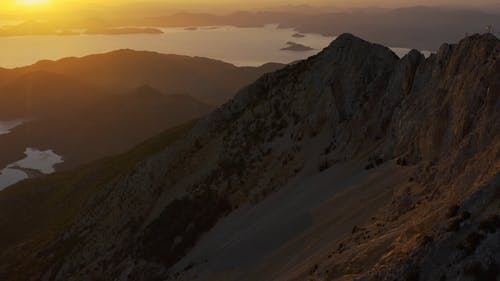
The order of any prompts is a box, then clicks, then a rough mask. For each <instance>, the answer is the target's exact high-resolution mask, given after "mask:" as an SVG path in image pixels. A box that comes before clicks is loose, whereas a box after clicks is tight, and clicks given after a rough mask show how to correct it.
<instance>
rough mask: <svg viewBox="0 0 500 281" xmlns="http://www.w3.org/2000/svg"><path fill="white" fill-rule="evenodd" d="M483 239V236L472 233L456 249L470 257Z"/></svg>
mask: <svg viewBox="0 0 500 281" xmlns="http://www.w3.org/2000/svg"><path fill="white" fill-rule="evenodd" d="M484 238H485V236H484V235H483V234H481V233H477V232H472V233H470V234H469V235H468V236H467V237H466V238H465V240H464V241H463V242H462V243H460V244H459V245H458V248H459V249H461V250H464V251H465V253H466V254H467V255H471V254H473V253H474V252H475V251H476V249H477V247H478V246H479V245H480V244H481V241H483V239H484Z"/></svg>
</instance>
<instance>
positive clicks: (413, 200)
mask: <svg viewBox="0 0 500 281" xmlns="http://www.w3.org/2000/svg"><path fill="white" fill-rule="evenodd" d="M499 52H500V42H499V40H498V39H497V38H495V37H494V36H492V35H474V36H471V37H468V38H465V39H464V40H462V41H461V42H460V43H459V44H458V45H443V46H442V47H441V48H440V50H439V51H438V52H437V54H435V55H432V56H431V57H430V58H427V59H426V58H425V57H424V56H423V55H422V54H420V53H419V52H417V51H412V52H410V53H409V54H408V55H407V56H405V57H404V58H402V59H399V58H398V57H397V56H396V55H395V54H394V53H393V52H391V51H390V50H389V49H388V48H386V47H383V46H380V45H375V44H371V43H369V42H366V41H363V40H361V39H359V38H356V37H354V36H352V35H349V34H344V35H341V36H339V37H338V38H337V39H336V40H335V41H334V42H333V43H332V44H331V45H330V46H329V47H327V48H326V49H325V50H323V51H322V52H320V53H319V54H318V55H316V56H314V57H311V58H309V59H308V60H305V61H302V62H299V63H297V64H294V65H291V66H288V67H286V68H285V69H283V70H279V71H277V72H275V73H272V74H267V75H264V76H263V77H262V78H260V79H259V80H258V81H257V82H255V83H254V84H252V85H250V86H248V87H246V88H245V89H243V90H242V91H241V92H240V93H239V94H238V95H237V96H236V97H235V98H234V99H233V100H232V101H230V102H229V103H227V104H225V105H224V106H222V107H221V108H220V109H218V110H216V111H215V112H213V113H212V114H211V115H209V116H208V117H207V118H205V119H203V120H201V121H199V122H198V123H197V125H196V126H195V127H194V128H193V129H192V130H191V132H190V133H189V134H188V135H187V136H186V137H184V138H182V139H180V140H179V141H178V142H176V143H175V144H174V145H172V146H170V147H168V148H167V149H165V150H164V151H163V152H162V153H160V154H157V155H155V156H153V157H151V158H149V159H147V160H145V161H143V162H142V163H141V164H139V165H138V166H137V167H136V168H135V169H134V171H133V173H131V174H128V175H125V176H123V177H120V178H118V179H115V180H113V181H112V182H110V183H109V184H108V185H107V187H106V188H105V189H103V190H101V191H100V192H99V193H98V194H96V195H94V196H93V198H92V200H90V202H88V203H87V205H86V206H87V207H86V209H85V211H84V212H82V214H81V215H80V216H79V217H78V219H76V220H75V221H74V222H73V223H72V226H71V227H70V228H69V229H67V230H66V231H64V233H61V234H60V235H58V238H57V239H55V240H53V241H52V242H51V243H50V244H49V245H48V246H47V247H45V249H44V251H42V252H40V253H38V254H37V255H38V256H42V257H44V262H43V263H42V264H39V265H38V266H39V267H38V268H37V270H38V272H37V274H36V275H31V277H32V280H84V279H85V278H89V277H90V278H94V279H95V280H99V279H102V280H156V279H158V280H162V279H165V278H168V277H169V276H170V277H173V278H174V279H175V278H178V277H182V272H181V273H179V272H177V273H176V272H172V271H171V270H169V269H170V268H171V266H173V265H174V264H176V263H177V262H178V261H179V260H180V259H182V257H183V256H184V255H186V253H188V252H189V250H190V249H191V248H192V247H193V246H194V245H195V244H196V243H197V241H198V239H199V238H200V237H201V235H202V234H203V233H205V232H207V231H209V230H210V229H211V228H212V227H213V226H214V225H215V224H216V223H217V221H218V220H219V219H220V218H222V217H224V216H226V215H227V214H230V213H232V212H233V211H234V210H237V209H238V208H239V207H240V206H244V205H249V204H255V203H257V202H260V201H261V200H263V199H264V198H266V197H267V196H268V195H269V194H272V193H273V192H275V191H277V190H279V189H280V188H281V187H282V186H284V185H286V184H288V183H290V182H294V181H299V180H300V179H304V178H307V177H310V176H312V175H315V174H318V173H322V172H327V170H328V169H329V168H330V167H333V166H335V165H337V164H338V163H343V162H346V161H354V162H357V163H359V165H358V166H359V169H360V170H362V169H376V168H377V167H378V166H381V165H383V163H385V162H392V163H397V164H398V165H401V166H405V167H406V166H411V167H412V168H413V169H414V171H415V172H414V175H413V176H412V177H411V179H410V181H411V183H412V184H411V185H410V186H409V187H408V190H396V191H394V195H393V200H392V203H391V204H389V205H388V206H385V207H384V208H382V209H381V210H380V212H381V213H382V214H384V215H383V216H382V218H381V220H383V222H377V223H381V224H383V225H384V226H383V227H379V228H377V227H378V226H370V225H366V226H362V229H364V230H362V231H361V232H359V233H358V231H357V230H358V229H357V230H356V231H354V230H353V233H352V237H346V238H345V240H344V241H343V242H342V243H341V245H339V248H338V249H332V253H331V254H330V255H329V257H327V256H325V257H324V259H322V260H319V261H317V264H316V266H315V267H314V268H313V269H312V270H308V271H307V272H306V273H304V274H307V275H308V278H311V279H313V280H336V279H340V278H347V279H346V280H352V279H354V278H358V279H360V280H394V279H398V276H405V278H406V277H407V278H409V279H406V280H419V279H418V278H423V279H421V280H431V279H426V278H427V277H429V278H431V277H432V278H436V277H435V275H439V274H446V273H448V276H447V278H452V276H450V275H449V274H450V273H449V272H452V270H451V269H449V268H453V267H454V266H457V267H458V266H462V265H463V264H465V263H467V262H471V261H470V260H471V259H472V258H471V257H474V256H475V255H473V254H469V255H468V256H466V257H461V256H460V255H461V254H460V253H461V252H458V254H457V256H456V257H455V258H456V260H454V261H449V262H450V263H453V265H450V266H449V267H446V266H447V264H444V265H438V264H434V265H433V266H431V267H426V268H424V267H423V265H428V264H432V261H434V260H435V258H436V257H441V256H442V252H441V251H442V250H443V249H445V247H444V246H443V243H446V242H445V241H451V240H453V241H455V240H454V239H456V240H457V241H458V240H461V239H465V240H464V241H466V242H464V243H465V244H466V245H465V246H464V247H465V248H466V249H467V247H469V248H470V245H469V244H470V243H469V244H467V243H468V242H467V241H468V240H467V238H466V237H467V235H470V233H465V232H464V233H462V232H460V231H466V230H463V228H460V226H461V225H463V224H464V223H470V224H472V225H473V226H474V227H476V225H477V228H479V225H480V224H481V223H480V222H482V221H484V220H486V219H487V218H485V217H484V216H486V215H487V214H490V213H494V210H495V209H494V208H495V204H497V205H498V198H499V197H498V190H499V188H498V173H499V167H500V163H499V153H500V123H499V122H500V121H499V120H500V116H499V115H500V100H499V96H500V94H499V93H500V60H499V56H500V55H499ZM478 198H479V199H478ZM495 202H496V203H495ZM449 208H456V209H457V211H456V212H457V213H458V214H452V215H450V216H449V217H446V214H445V213H447V210H448V209H449ZM492 210H493V211H492ZM465 212H468V213H469V217H472V219H470V218H462V221H458V224H459V229H462V230H458V232H448V231H447V230H445V229H444V228H446V229H447V227H444V226H443V225H448V223H455V224H456V223H457V222H454V220H455V219H460V217H459V216H462V214H467V213H465ZM410 222H414V223H413V224H410ZM493 222H494V219H493ZM493 224H494V223H493ZM416 225H417V226H418V227H417V226H416ZM493 228H494V226H493ZM478 231H479V232H478V233H479V234H480V235H482V236H481V237H483V238H482V239H476V240H474V241H473V242H471V243H473V244H474V245H473V246H474V247H475V248H478V247H481V246H480V245H481V242H482V241H486V242H485V243H492V242H491V240H494V239H493V238H492V237H494V235H497V236H496V237H498V231H497V232H496V233H497V234H491V235H489V232H488V233H484V231H483V232H480V230H478ZM368 232H369V233H368ZM361 234H363V235H362V236H360V235H361ZM389 234H390V235H389ZM368 236H369V237H370V239H368V238H367V237H368ZM377 238H379V239H382V240H384V239H385V240H384V241H386V242H387V245H390V246H388V247H386V248H380V249H378V251H375V249H374V247H375V246H371V244H370V243H371V242H370V241H373V240H374V239H377ZM477 240H479V242H477ZM475 241H476V242H477V243H476V242H475ZM459 242H460V241H458V242H457V243H459ZM449 243H451V242H449ZM478 243H479V244H478ZM447 245H448V244H447ZM449 245H451V244H449ZM468 245H469V246H468ZM488 245H490V244H488ZM497 246H498V245H497ZM475 248H474V250H476V249H475ZM457 251H461V250H457ZM473 253H474V252H473ZM482 253H483V257H485V258H484V260H480V261H478V262H479V263H480V266H479V268H480V269H481V270H482V269H483V268H485V270H486V269H487V266H488V265H487V264H488V262H490V263H491V262H498V260H495V258H498V252H496V257H495V252H493V257H492V253H489V254H488V251H487V250H484V252H482ZM373 255H376V257H377V259H375V261H374V260H373V257H374V256H373ZM488 255H489V256H488ZM332 256H335V259H333V258H331V257H332ZM368 257H372V258H368ZM450 259H451V258H450ZM491 259H493V261H491ZM7 266H8V265H7ZM22 266H23V265H18V266H17V269H19V271H22ZM447 270H449V272H448V271H447ZM442 271H446V272H442ZM453 274H458V275H460V274H465V273H463V270H462V269H460V270H459V271H458V273H453ZM415 276H416V277H415ZM155 278H156V279H155ZM411 278H417V279H411ZM437 278H439V277H437ZM6 280H16V279H15V278H10V279H9V278H7V279H6ZM432 280H437V279H432ZM450 280H451V279H450Z"/></svg>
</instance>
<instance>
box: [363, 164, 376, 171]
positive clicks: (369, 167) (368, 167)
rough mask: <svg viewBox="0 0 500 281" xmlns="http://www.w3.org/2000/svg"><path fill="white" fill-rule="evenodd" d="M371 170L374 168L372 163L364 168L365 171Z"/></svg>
mask: <svg viewBox="0 0 500 281" xmlns="http://www.w3.org/2000/svg"><path fill="white" fill-rule="evenodd" d="M373 168H375V165H373V163H370V164H368V165H366V166H365V170H371V169H373Z"/></svg>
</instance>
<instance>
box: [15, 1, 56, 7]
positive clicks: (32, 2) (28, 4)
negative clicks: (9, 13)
mask: <svg viewBox="0 0 500 281" xmlns="http://www.w3.org/2000/svg"><path fill="white" fill-rule="evenodd" d="M49 1H50V0H16V4H17V5H23V6H37V5H42V4H45V3H48V2H49Z"/></svg>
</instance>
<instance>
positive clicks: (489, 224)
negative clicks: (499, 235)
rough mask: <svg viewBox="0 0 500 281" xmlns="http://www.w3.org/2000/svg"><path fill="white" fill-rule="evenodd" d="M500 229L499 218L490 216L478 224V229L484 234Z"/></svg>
mask: <svg viewBox="0 0 500 281" xmlns="http://www.w3.org/2000/svg"><path fill="white" fill-rule="evenodd" d="M498 228H500V216H498V215H491V216H489V217H488V218H486V219H484V220H482V221H481V222H480V223H479V229H480V230H482V231H484V232H486V233H495V232H496V231H497V229H498Z"/></svg>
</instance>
